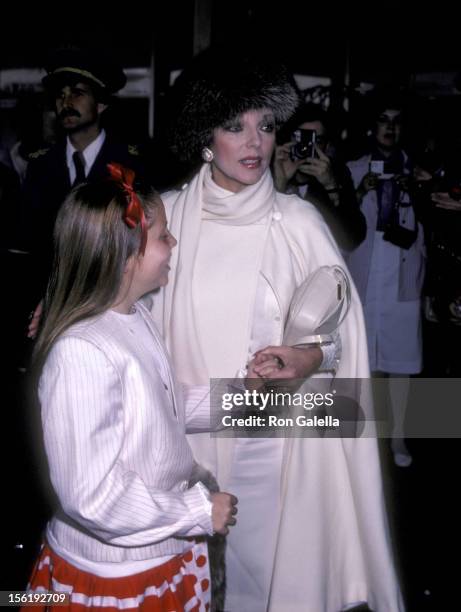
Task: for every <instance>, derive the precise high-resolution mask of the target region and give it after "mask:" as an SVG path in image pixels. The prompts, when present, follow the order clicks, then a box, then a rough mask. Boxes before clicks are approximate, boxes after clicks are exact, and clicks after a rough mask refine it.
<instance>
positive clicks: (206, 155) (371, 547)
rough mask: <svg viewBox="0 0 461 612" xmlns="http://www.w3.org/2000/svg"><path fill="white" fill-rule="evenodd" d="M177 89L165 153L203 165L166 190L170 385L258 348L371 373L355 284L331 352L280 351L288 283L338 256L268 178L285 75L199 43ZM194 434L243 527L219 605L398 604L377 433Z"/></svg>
mask: <svg viewBox="0 0 461 612" xmlns="http://www.w3.org/2000/svg"><path fill="white" fill-rule="evenodd" d="M175 88H176V92H177V96H178V98H177V100H179V102H178V111H179V112H178V115H177V117H176V123H175V130H174V134H173V140H174V144H175V148H176V150H177V151H178V152H179V153H180V154H182V156H183V157H187V158H189V159H194V157H195V158H197V157H198V156H202V159H203V160H204V162H205V163H203V165H202V166H201V168H200V169H199V171H198V173H197V174H196V175H195V176H194V178H193V179H192V180H191V182H190V183H189V184H188V185H185V186H184V187H183V189H182V190H181V191H176V192H170V193H167V194H164V195H163V200H164V203H165V206H166V210H167V215H168V217H169V223H170V226H171V230H172V232H173V233H176V235H177V236H178V238H179V247H178V249H177V251H176V254H175V256H174V257H173V259H172V262H171V273H172V276H171V279H172V280H171V284H170V285H169V286H168V288H166V290H165V291H164V292H163V293H161V294H160V295H158V296H154V305H153V312H154V316H156V317H157V321H158V323H159V325H161V326H162V329H163V333H164V337H165V340H166V343H167V345H168V348H169V350H170V353H171V354H172V357H173V361H174V364H175V367H176V371H177V373H178V377H179V378H180V380H181V381H182V382H184V383H188V382H189V383H190V382H194V383H195V384H197V383H200V384H207V383H208V382H209V379H210V378H233V377H234V376H235V375H236V374H237V373H238V372H240V373H241V375H243V374H242V373H243V372H244V371H245V368H246V366H247V364H248V363H249V362H251V360H252V358H253V356H254V354H255V352H256V351H260V350H262V349H265V347H268V346H269V348H267V350H266V351H263V354H266V355H271V356H273V357H276V358H277V359H278V360H279V363H280V366H281V369H280V371H279V372H278V373H277V374H276V376H278V377H283V378H301V377H307V376H311V375H313V374H314V373H315V372H317V371H319V370H326V371H329V372H336V375H337V376H340V377H345V378H366V377H368V376H369V369H368V358H367V348H366V338H365V332H364V324H363V318H362V311H361V307H360V301H359V298H358V296H357V294H356V292H355V290H354V289H353V295H352V306H351V308H350V310H349V313H348V315H347V316H346V318H345V320H344V321H343V323H342V324H341V326H340V328H339V337H338V338H337V341H336V344H335V345H333V347H332V348H330V350H329V351H328V350H325V351H322V350H321V349H320V347H318V346H312V347H309V348H295V347H291V346H280V345H281V343H282V337H283V331H284V324H285V322H286V319H287V314H288V310H289V307H290V302H291V300H292V297H293V294H294V293H295V291H296V289H297V287H299V285H301V283H302V282H303V281H304V280H305V279H306V278H307V276H308V275H309V274H310V273H311V272H312V271H314V270H316V269H317V268H318V267H319V266H322V265H341V266H344V262H343V261H342V258H341V256H340V254H339V252H338V249H337V246H336V244H335V243H334V241H333V239H332V237H331V234H330V232H329V230H328V229H327V227H326V225H325V223H324V222H323V220H322V218H321V216H320V215H319V213H318V212H317V211H316V209H315V208H314V206H310V205H309V204H307V205H306V202H305V201H303V200H301V199H299V198H298V197H297V196H294V195H284V194H280V193H277V192H276V191H275V189H274V185H273V181H272V177H271V173H270V167H269V166H270V161H271V157H272V153H273V150H274V146H275V130H276V127H277V125H278V124H279V123H280V122H282V121H285V120H286V119H287V118H288V117H289V116H290V114H291V113H292V112H293V111H294V109H295V107H296V105H297V102H298V100H297V94H296V90H295V88H294V87H293V85H292V82H291V79H290V78H289V77H288V75H287V73H286V71H285V70H284V69H283V68H282V67H280V66H275V65H266V64H264V63H263V62H261V61H256V60H254V59H253V60H250V59H248V58H244V57H240V56H236V54H235V53H234V52H230V51H229V50H227V55H226V54H220V53H219V52H216V51H211V52H208V53H205V54H204V55H203V56H202V57H201V58H200V57H199V58H198V59H196V60H195V62H194V64H193V66H192V67H191V68H190V69H189V71H185V72H184V73H183V75H181V77H180V80H179V83H177V84H176V86H175ZM190 442H191V445H192V447H193V449H194V452H195V454H196V458H197V460H198V461H199V462H201V463H203V464H205V465H206V466H207V467H208V468H209V469H210V470H211V471H212V472H214V474H215V475H216V476H217V479H218V482H219V484H220V486H221V487H225V486H228V487H229V488H230V487H232V490H233V491H234V492H235V494H236V495H237V496H238V497H239V499H240V502H239V503H240V510H239V523H238V525H239V527H238V529H239V531H238V532H237V531H234V533H233V534H232V535H231V536H230V537H229V538H228V542H227V551H226V564H225V565H226V567H225V569H226V580H227V588H226V602H225V606H224V607H225V609H226V610H229V611H232V612H233V611H235V610H239V611H245V612H249V611H251V612H264V611H266V610H271V611H275V612H289V611H303V612H320V611H322V612H339V610H343V609H347V608H348V607H350V606H352V605H354V604H357V603H360V602H368V603H369V605H370V607H371V608H372V609H373V610H375V611H376V612H399V611H401V610H403V609H404V608H403V604H402V600H401V595H400V590H399V586H398V582H397V579H396V574H395V569H394V565H393V559H392V553H391V549H390V542H389V534H388V527H387V520H386V516H385V509H384V503H383V491H382V481H381V472H380V466H379V461H378V453H377V445H376V440H375V439H373V438H366V439H340V438H336V439H333V438H330V439H301V438H289V439H283V438H267V439H264V438H259V439H255V438H245V439H240V438H233V439H223V438H213V439H211V438H210V436H209V435H205V436H203V435H195V436H192V437H191V439H190Z"/></svg>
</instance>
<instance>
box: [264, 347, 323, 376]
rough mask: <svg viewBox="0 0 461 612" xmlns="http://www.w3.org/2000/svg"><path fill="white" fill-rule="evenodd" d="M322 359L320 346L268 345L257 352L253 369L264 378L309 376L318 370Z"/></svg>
mask: <svg viewBox="0 0 461 612" xmlns="http://www.w3.org/2000/svg"><path fill="white" fill-rule="evenodd" d="M322 359H323V354H322V351H321V349H320V348H319V347H318V346H312V347H306V348H304V347H302V348H301V347H294V346H268V347H266V348H265V349H263V350H261V351H258V352H257V353H256V355H255V359H254V360H253V361H254V366H253V370H254V372H255V373H256V374H257V375H258V376H260V377H261V378H263V379H271V380H274V379H286V380H290V379H295V378H307V377H308V376H310V375H311V374H313V373H314V372H315V371H316V370H318V368H319V366H320V364H321V363H322Z"/></svg>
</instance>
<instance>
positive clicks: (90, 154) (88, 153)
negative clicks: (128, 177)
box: [66, 130, 106, 176]
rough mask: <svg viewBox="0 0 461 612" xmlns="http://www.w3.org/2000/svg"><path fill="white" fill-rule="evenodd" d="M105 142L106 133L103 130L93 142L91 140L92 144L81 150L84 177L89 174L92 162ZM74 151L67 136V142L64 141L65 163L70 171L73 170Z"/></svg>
mask: <svg viewBox="0 0 461 612" xmlns="http://www.w3.org/2000/svg"><path fill="white" fill-rule="evenodd" d="M105 140H106V132H105V130H101V131H100V133H99V135H98V137H97V138H96V139H95V140H93V142H90V144H89V145H88V146H87V147H86V148H85V149H83V151H82V154H83V158H84V159H85V175H86V176H88V174H89V173H90V170H91V168H92V166H93V164H94V161H95V159H96V157H97V156H98V153H99V151H100V150H101V148H102V145H103V144H104V141H105ZM76 150H77V149H76V148H75V147H74V145H73V144H72V143H71V141H70V140H69V136H68V137H67V141H66V161H67V167H68V168H69V169H70V170H71V171H72V170H73V169H74V163H73V160H72V155H73V154H74V153H75V151H76Z"/></svg>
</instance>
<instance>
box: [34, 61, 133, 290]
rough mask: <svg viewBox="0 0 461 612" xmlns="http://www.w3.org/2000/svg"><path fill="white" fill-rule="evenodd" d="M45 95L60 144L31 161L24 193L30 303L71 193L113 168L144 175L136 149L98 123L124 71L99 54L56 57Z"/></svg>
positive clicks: (42, 285) (40, 284)
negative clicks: (114, 164) (115, 164)
mask: <svg viewBox="0 0 461 612" xmlns="http://www.w3.org/2000/svg"><path fill="white" fill-rule="evenodd" d="M46 69H47V73H48V74H47V75H46V76H45V77H44V79H43V85H44V87H45V90H46V92H47V93H48V94H49V96H50V97H51V99H52V100H53V101H54V108H55V112H56V115H57V119H58V123H59V124H60V127H61V128H62V131H63V134H64V138H63V139H61V140H60V141H59V142H58V143H57V144H56V145H54V146H53V147H51V148H49V149H41V150H39V151H37V152H35V153H33V154H32V155H31V156H30V163H29V167H28V170H27V175H26V180H25V184H24V190H23V213H24V214H23V235H24V239H25V242H26V248H27V249H28V250H29V251H30V252H31V254H32V255H33V258H32V261H33V267H34V273H33V277H34V278H33V279H32V283H33V286H34V287H33V290H32V291H31V299H32V300H34V299H40V297H41V296H42V295H43V291H44V289H45V286H46V281H47V278H48V274H49V270H50V267H51V254H52V232H53V226H54V221H55V219H56V215H57V212H58V210H59V207H60V206H61V204H62V202H63V200H64V199H65V197H66V195H67V194H68V192H69V191H70V189H71V188H72V187H73V186H75V185H76V184H78V183H80V182H83V181H91V180H95V179H99V178H101V177H104V176H105V175H106V174H107V164H108V163H110V162H118V163H121V164H123V165H124V166H127V167H130V168H132V169H133V170H135V171H136V172H137V174H138V175H139V174H141V175H142V174H144V172H143V168H142V164H141V160H140V157H139V153H138V150H137V147H135V146H133V145H127V144H121V143H119V142H115V141H114V140H113V139H112V138H111V137H110V135H109V134H107V133H106V131H105V130H104V129H103V127H102V125H101V119H102V116H103V113H104V112H105V111H106V109H107V107H108V106H109V104H110V101H111V96H112V94H114V93H115V92H117V91H119V90H120V89H121V88H122V87H123V86H124V85H125V83H126V76H125V74H124V72H123V70H122V69H121V68H120V67H119V66H117V65H115V64H114V63H113V62H112V61H111V60H109V59H107V58H104V57H103V56H102V55H101V54H99V53H98V54H92V53H91V52H89V51H86V50H82V49H65V50H60V51H57V52H56V53H55V54H54V56H53V57H52V59H51V61H50V62H49V65H48V66H47V67H46Z"/></svg>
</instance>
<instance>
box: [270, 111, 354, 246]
mask: <svg viewBox="0 0 461 612" xmlns="http://www.w3.org/2000/svg"><path fill="white" fill-rule="evenodd" d="M328 127H329V125H328V117H327V113H326V112H325V111H323V110H322V109H321V108H320V106H318V105H316V104H305V105H303V106H301V107H300V108H299V109H298V111H297V112H296V114H295V115H294V117H293V119H292V120H290V121H289V122H288V123H287V124H286V125H285V126H284V128H283V129H282V130H281V132H280V138H279V140H280V141H281V142H283V143H284V144H282V145H281V146H278V147H277V148H276V152H275V157H274V162H273V173H274V182H275V187H276V189H277V190H278V191H280V192H282V193H295V194H296V195H299V196H300V197H301V198H303V199H305V200H308V201H309V202H311V203H312V204H314V205H315V206H316V208H317V209H318V210H319V212H320V213H321V214H322V216H323V218H324V220H325V222H326V223H327V225H328V226H329V228H330V230H331V232H332V234H333V236H334V238H335V240H336V242H337V243H338V245H339V246H340V248H341V249H343V250H345V251H350V250H352V249H354V248H355V247H357V246H358V245H359V244H360V243H361V242H362V240H363V239H364V238H365V233H366V225H365V218H364V216H363V215H362V213H361V212H360V209H359V206H358V203H357V200H356V197H355V191H354V185H353V183H352V180H351V176H350V173H349V170H348V169H347V166H346V165H345V164H343V163H341V162H340V161H339V159H337V158H336V157H335V156H334V155H333V148H332V146H331V143H330V139H329V129H328Z"/></svg>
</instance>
